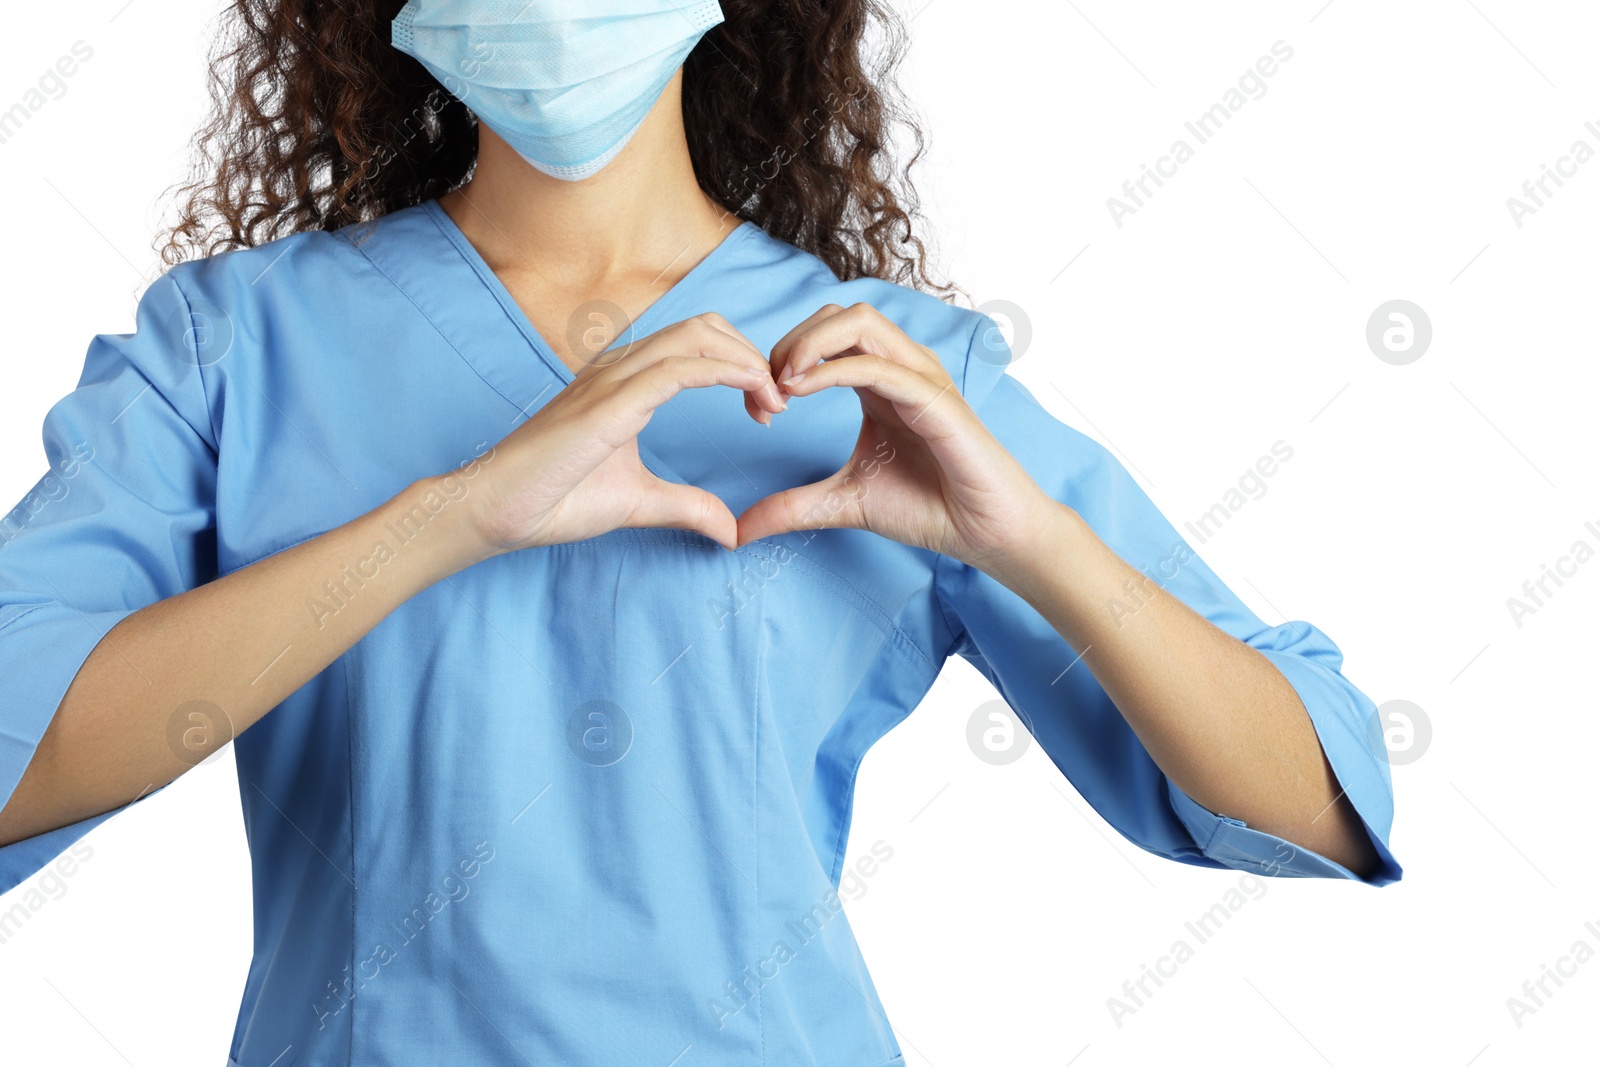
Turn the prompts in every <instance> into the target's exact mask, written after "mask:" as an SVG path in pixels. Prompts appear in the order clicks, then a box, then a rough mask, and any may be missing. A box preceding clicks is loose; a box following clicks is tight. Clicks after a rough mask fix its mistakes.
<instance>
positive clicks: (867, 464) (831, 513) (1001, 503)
mask: <svg viewBox="0 0 1600 1067" xmlns="http://www.w3.org/2000/svg"><path fill="white" fill-rule="evenodd" d="M802 375H803V376H804V377H803V378H801V377H800V376H802ZM772 376H773V378H774V380H776V381H777V382H778V385H779V388H781V389H783V390H784V391H785V392H786V393H787V394H788V395H790V396H796V397H801V396H810V395H811V394H813V393H816V392H819V391H821V390H823V389H828V388H831V387H833V386H850V387H851V388H853V389H855V391H856V394H857V395H858V396H859V397H860V398H861V434H860V436H859V437H858V438H857V439H856V446H855V450H854V452H852V453H851V456H850V459H849V460H848V461H847V462H846V463H845V465H844V466H843V467H841V468H840V469H839V470H838V471H836V472H835V473H834V474H832V475H830V476H829V477H827V478H825V479H823V480H822V481H820V482H813V483H811V484H810V485H802V486H797V487H795V488H793V489H785V490H783V491H782V492H779V493H774V494H772V495H771V496H769V497H766V498H764V499H762V500H758V501H757V502H756V503H754V504H752V505H750V507H749V508H748V509H746V510H745V512H744V514H742V515H740V516H739V544H741V545H743V544H745V543H747V542H750V541H753V540H755V539H756V538H759V537H768V536H771V535H773V534H779V533H786V532H788V531H791V530H812V529H827V528H848V529H859V530H870V531H871V532H873V533H876V534H880V535H882V536H884V537H888V538H891V539H893V540H895V541H899V542H901V543H903V544H907V545H912V546H915V547H917V548H926V549H930V550H932V551H934V552H939V553H942V554H944V555H947V556H950V557H952V558H954V559H958V560H960V561H962V562H963V563H968V564H970V565H972V566H975V567H978V568H980V569H984V570H987V569H989V568H990V567H991V566H993V565H996V564H998V563H1000V562H1001V561H1003V560H1005V559H1007V558H1009V557H1011V556H1013V555H1015V554H1016V553H1017V552H1019V551H1021V550H1023V549H1024V548H1025V546H1027V545H1029V544H1034V545H1036V544H1037V543H1038V542H1037V541H1036V540H1034V539H1033V537H1032V536H1031V535H1032V534H1033V533H1034V532H1035V531H1037V530H1039V529H1041V528H1042V524H1043V523H1044V522H1046V521H1047V519H1048V515H1049V509H1051V508H1053V507H1057V506H1058V505H1056V503H1055V501H1053V500H1052V499H1051V498H1050V497H1049V496H1048V495H1047V494H1046V493H1045V492H1044V491H1043V490H1042V489H1040V488H1039V486H1038V484H1037V483H1035V482H1034V480H1033V479H1032V478H1031V477H1030V476H1029V475H1028V473H1027V471H1026V470H1024V469H1023V467H1022V465H1021V464H1020V463H1018V462H1017V460H1016V458H1015V457H1013V456H1012V455H1011V453H1009V452H1007V451H1006V450H1005V448H1004V447H1003V446H1002V445H1001V444H1000V442H999V441H997V440H995V438H994V435H993V434H991V433H990V432H989V430H988V428H987V427H986V426H984V424H983V422H982V421H981V420H980V419H979V418H978V416H977V414H976V413H975V412H974V411H973V410H972V408H971V407H970V406H969V405H968V404H967V402H966V398H964V397H963V396H962V395H961V391H960V390H959V389H958V388H957V387H956V384H955V382H954V381H953V380H952V379H951V377H950V374H949V372H947V371H946V370H945V369H944V365H943V364H942V363H941V362H940V361H939V357H938V355H937V354H935V353H934V351H933V350H932V349H930V348H927V347H926V346H924V345H919V344H917V343H916V342H915V341H913V340H911V338H909V337H907V336H906V335H905V334H904V333H902V332H901V331H900V329H899V327H897V326H895V325H894V323H892V322H890V321H889V320H888V319H886V318H884V316H883V315H882V314H881V313H880V312H879V311H878V310H877V309H876V308H874V307H872V306H871V305H869V304H854V305H852V306H851V307H849V308H842V307H840V306H839V305H838V304H828V305H826V306H825V307H823V308H821V309H820V310H818V311H817V312H816V313H815V314H814V315H812V316H811V317H810V318H808V319H806V320H805V321H804V322H802V323H801V324H800V325H798V326H796V327H795V328H794V329H792V330H790V331H789V332H788V333H787V334H785V335H784V337H783V339H782V340H781V341H779V342H778V343H777V344H776V345H775V346H773V349H772ZM796 378H799V379H800V380H798V381H795V380H794V379H796Z"/></svg>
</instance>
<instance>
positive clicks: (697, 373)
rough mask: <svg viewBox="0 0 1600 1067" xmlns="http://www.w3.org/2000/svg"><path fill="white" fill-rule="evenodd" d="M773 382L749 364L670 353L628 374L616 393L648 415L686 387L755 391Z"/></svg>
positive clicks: (619, 384)
mask: <svg viewBox="0 0 1600 1067" xmlns="http://www.w3.org/2000/svg"><path fill="white" fill-rule="evenodd" d="M771 381H772V379H771V378H770V377H768V375H767V372H766V371H765V370H763V369H761V368H760V367H752V366H751V365H750V364H748V363H743V362H739V363H735V362H732V361H730V360H726V359H719V358H716V357H713V356H667V357H666V358H664V359H659V360H657V361H656V362H654V363H652V364H650V365H649V366H648V367H645V368H643V369H642V370H639V371H637V372H635V373H633V374H630V375H628V376H627V377H625V378H624V379H623V380H622V381H621V382H620V383H618V385H617V389H616V395H617V396H620V397H624V398H626V399H627V400H628V401H629V402H630V403H631V404H632V405H634V410H635V411H638V412H640V413H641V414H645V415H648V414H649V413H650V412H653V411H654V410H655V409H656V408H658V407H660V406H661V405H662V404H664V403H666V402H667V401H668V400H670V399H672V398H673V397H674V396H676V395H678V394H679V393H681V392H682V391H683V390H685V389H704V388H707V387H709V386H713V385H726V386H731V387H732V388H734V389H740V390H743V391H745V392H746V393H752V392H755V391H757V390H759V389H760V388H761V386H762V383H763V382H765V383H769V384H770V382H771Z"/></svg>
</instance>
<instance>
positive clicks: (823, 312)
mask: <svg viewBox="0 0 1600 1067" xmlns="http://www.w3.org/2000/svg"><path fill="white" fill-rule="evenodd" d="M843 312H844V308H842V307H840V306H839V305H838V304H824V305H822V307H820V308H818V309H817V310H815V311H813V312H812V313H811V314H810V315H808V316H806V320H805V321H804V322H802V323H800V324H799V325H798V326H796V327H795V328H794V329H792V330H790V331H789V332H788V333H786V334H784V335H783V336H782V337H781V338H779V339H778V343H777V344H775V345H773V346H772V377H773V379H774V380H775V381H780V382H781V381H783V379H784V378H785V377H787V376H788V366H789V354H790V351H791V350H792V349H793V348H794V343H795V342H796V341H798V340H799V339H800V338H801V337H803V336H804V335H805V334H806V333H807V332H809V331H810V330H811V328H812V327H813V326H815V325H816V324H817V323H819V322H822V321H823V320H824V319H831V318H832V317H833V316H835V315H839V314H843Z"/></svg>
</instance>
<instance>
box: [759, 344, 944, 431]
mask: <svg viewBox="0 0 1600 1067" xmlns="http://www.w3.org/2000/svg"><path fill="white" fill-rule="evenodd" d="M790 382H791V384H790V385H788V386H787V387H786V388H788V389H789V391H790V393H792V394H793V395H795V396H809V395H810V394H812V393H816V392H820V391H821V390H823V389H829V388H833V387H835V386H841V385H842V386H849V387H851V388H855V389H866V390H868V391H869V392H871V393H873V394H875V395H877V396H881V397H883V398H884V399H885V400H888V401H889V402H890V403H892V404H893V405H894V406H895V410H896V412H898V413H899V415H900V417H901V419H902V421H904V422H905V424H906V426H907V427H908V428H910V429H911V430H913V431H914V432H915V433H917V434H918V435H919V436H921V437H923V438H924V439H927V440H935V439H937V438H939V437H942V436H944V434H945V433H946V432H951V431H953V427H951V426H948V425H947V424H945V423H943V421H942V419H939V418H936V419H933V420H931V421H929V420H927V419H925V416H926V415H928V414H929V413H930V412H934V411H940V412H942V411H944V410H946V406H948V405H949V404H951V403H952V402H953V403H955V404H957V405H960V406H962V407H965V404H966V401H965V400H964V399H963V398H962V396H961V392H960V390H959V389H957V388H956V384H955V382H954V381H952V380H951V378H950V376H949V375H942V376H941V377H940V378H938V379H935V378H930V377H929V376H928V375H926V374H924V373H922V372H921V371H918V370H914V369H913V368H911V367H908V366H905V365H904V364H900V363H895V362H894V361H892V360H887V359H878V358H876V357H873V356H851V357H849V358H848V359H830V360H828V361H827V362H826V363H820V364H817V365H816V367H815V368H814V369H812V370H811V371H809V372H807V373H806V375H805V377H804V378H803V379H800V380H795V379H792V378H791V379H790Z"/></svg>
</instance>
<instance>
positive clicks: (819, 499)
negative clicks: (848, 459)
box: [738, 471, 862, 545]
mask: <svg viewBox="0 0 1600 1067" xmlns="http://www.w3.org/2000/svg"><path fill="white" fill-rule="evenodd" d="M860 494H861V485H860V483H859V482H856V483H854V484H848V483H847V482H846V480H845V478H844V472H843V471H839V472H837V473H835V474H833V475H832V476H830V477H828V478H824V479H823V480H822V481H820V482H812V483H811V484H810V485H797V486H795V487H794V488H793V489H785V490H783V491H782V492H779V493H773V494H772V495H771V496H767V497H762V498H761V499H760V500H757V501H756V502H755V503H754V504H751V505H750V506H749V507H748V508H746V509H745V510H744V513H743V514H742V515H740V516H739V520H738V523H739V526H738V530H739V544H741V545H743V544H748V543H749V542H751V541H754V540H756V539H757V538H760V537H771V536H772V535H774V534H781V533H788V532H789V531H791V530H824V529H833V528H839V527H844V528H853V529H859V528H861V526H862V521H861V508H860V502H859V499H858V498H859V496H860Z"/></svg>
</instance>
